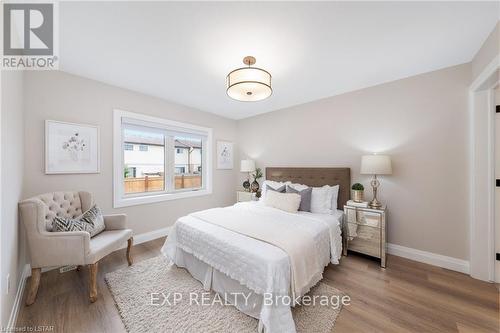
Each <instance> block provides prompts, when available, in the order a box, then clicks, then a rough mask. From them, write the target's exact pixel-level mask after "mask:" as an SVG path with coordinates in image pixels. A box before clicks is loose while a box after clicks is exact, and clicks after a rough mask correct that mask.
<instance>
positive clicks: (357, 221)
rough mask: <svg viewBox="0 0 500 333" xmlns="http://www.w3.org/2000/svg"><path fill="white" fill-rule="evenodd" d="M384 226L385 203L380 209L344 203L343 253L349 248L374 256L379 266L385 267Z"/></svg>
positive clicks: (345, 253)
mask: <svg viewBox="0 0 500 333" xmlns="http://www.w3.org/2000/svg"><path fill="white" fill-rule="evenodd" d="M386 227H387V225H386V206H385V205H384V206H382V207H381V208H380V209H374V208H369V207H367V208H364V207H354V206H347V205H344V222H343V228H342V236H343V237H342V239H343V252H344V255H347V250H350V251H354V252H358V253H363V254H366V255H369V256H372V257H376V258H379V259H380V266H381V267H383V268H385V261H386V251H387V244H386V230H387V229H386Z"/></svg>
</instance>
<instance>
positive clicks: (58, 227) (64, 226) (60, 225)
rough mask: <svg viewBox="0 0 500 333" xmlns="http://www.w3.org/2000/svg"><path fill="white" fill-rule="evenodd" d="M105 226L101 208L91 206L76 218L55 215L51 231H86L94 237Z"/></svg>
mask: <svg viewBox="0 0 500 333" xmlns="http://www.w3.org/2000/svg"><path fill="white" fill-rule="evenodd" d="M104 228H105V226H104V218H103V217H102V213H101V209H100V208H99V207H97V206H95V205H94V206H93V207H92V208H90V209H89V210H88V211H86V212H85V213H83V214H82V215H80V216H78V217H77V218H74V219H73V218H70V217H67V218H61V217H55V218H54V220H53V221H52V231H55V232H58V231H86V232H88V233H89V234H90V237H94V236H95V235H97V234H98V233H100V232H101V231H103V230H104Z"/></svg>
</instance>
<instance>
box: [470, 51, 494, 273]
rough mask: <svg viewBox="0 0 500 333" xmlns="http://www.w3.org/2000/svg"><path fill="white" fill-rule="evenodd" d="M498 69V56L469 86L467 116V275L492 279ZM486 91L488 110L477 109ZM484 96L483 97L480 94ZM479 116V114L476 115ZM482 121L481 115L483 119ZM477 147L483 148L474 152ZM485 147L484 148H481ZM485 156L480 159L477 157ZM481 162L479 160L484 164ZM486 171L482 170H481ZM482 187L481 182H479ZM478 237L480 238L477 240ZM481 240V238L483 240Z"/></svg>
mask: <svg viewBox="0 0 500 333" xmlns="http://www.w3.org/2000/svg"><path fill="white" fill-rule="evenodd" d="M499 70H500V55H498V56H497V57H495V59H493V61H491V62H490V64H489V65H488V66H486V68H485V69H484V71H483V72H482V73H481V74H480V75H479V76H478V77H477V79H476V80H474V82H473V83H472V84H471V86H470V87H469V116H470V179H469V184H470V197H469V201H470V202H469V205H470V216H469V218H470V239H469V249H470V275H471V276H472V277H474V278H477V279H481V280H485V281H494V280H495V276H494V269H495V256H494V252H495V242H494V231H495V228H494V227H495V182H494V179H495V174H494V170H495V169H494V166H495V150H494V148H495V146H494V141H495V128H494V120H495V118H494V114H495V101H494V93H493V88H494V87H495V86H496V84H497V82H498V71H499ZM485 92H487V101H486V105H487V108H488V110H484V109H482V110H476V105H475V104H476V98H480V94H484V93H485ZM483 99H484V97H483ZM485 111H487V112H488V114H487V119H486V123H485V124H484V125H481V124H479V126H482V128H480V129H478V128H476V126H477V124H476V122H475V120H476V117H477V115H478V114H479V112H485ZM479 115H480V114H479ZM483 120H484V118H483ZM480 132H482V133H487V144H486V145H476V140H479V139H477V137H476V135H477V134H478V133H480ZM476 149H480V150H482V151H476ZM483 149H484V150H483ZM481 156H486V157H485V158H483V161H479V167H478V164H477V163H478V160H477V159H479V158H481ZM483 162H484V164H483V165H481V163H483ZM485 168H486V169H487V172H484V169H485ZM478 184H487V190H486V193H484V189H483V190H481V189H478ZM479 186H481V185H479ZM480 202H486V207H487V211H486V212H481V211H480V208H478V203H480ZM478 239H479V240H480V241H478ZM483 240H484V241H483Z"/></svg>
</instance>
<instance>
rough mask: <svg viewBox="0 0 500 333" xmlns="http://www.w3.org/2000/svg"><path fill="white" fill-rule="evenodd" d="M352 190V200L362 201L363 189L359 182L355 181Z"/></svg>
mask: <svg viewBox="0 0 500 333" xmlns="http://www.w3.org/2000/svg"><path fill="white" fill-rule="evenodd" d="M351 189H352V192H353V199H352V200H353V201H354V202H363V191H364V190H365V188H364V186H363V185H362V184H360V183H356V184H354V185H352V187H351Z"/></svg>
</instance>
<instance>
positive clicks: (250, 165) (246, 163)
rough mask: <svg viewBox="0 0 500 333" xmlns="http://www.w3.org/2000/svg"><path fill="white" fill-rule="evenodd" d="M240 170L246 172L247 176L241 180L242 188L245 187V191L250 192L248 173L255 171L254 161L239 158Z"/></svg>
mask: <svg viewBox="0 0 500 333" xmlns="http://www.w3.org/2000/svg"><path fill="white" fill-rule="evenodd" d="M240 171H241V172H248V178H247V180H245V181H244V182H243V188H244V189H245V191H248V192H250V173H252V172H254V171H255V161H253V160H241V166H240Z"/></svg>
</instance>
